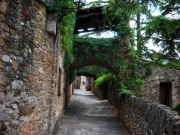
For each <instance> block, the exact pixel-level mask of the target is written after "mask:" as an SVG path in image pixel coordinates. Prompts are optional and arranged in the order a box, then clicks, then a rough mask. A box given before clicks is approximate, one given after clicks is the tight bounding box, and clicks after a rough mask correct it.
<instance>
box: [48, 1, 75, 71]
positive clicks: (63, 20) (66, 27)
mask: <svg viewBox="0 0 180 135" xmlns="http://www.w3.org/2000/svg"><path fill="white" fill-rule="evenodd" d="M47 6H48V8H49V10H50V11H55V14H56V20H57V21H59V28H60V30H61V31H60V32H61V35H62V44H63V49H64V50H65V59H64V68H65V69H66V71H68V69H69V66H70V64H71V63H72V50H73V39H74V26H75V21H76V14H75V13H76V10H73V11H72V12H70V13H68V12H67V10H66V9H68V8H75V5H74V3H73V1H72V0H55V1H54V2H48V3H47Z"/></svg>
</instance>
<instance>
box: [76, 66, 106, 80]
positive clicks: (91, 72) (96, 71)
mask: <svg viewBox="0 0 180 135" xmlns="http://www.w3.org/2000/svg"><path fill="white" fill-rule="evenodd" d="M106 73H109V70H107V69H106V68H104V67H100V66H96V65H93V66H87V67H84V68H81V69H78V70H77V73H76V75H77V76H80V75H83V76H90V77H92V78H94V79H96V78H98V77H100V76H101V75H103V74H106Z"/></svg>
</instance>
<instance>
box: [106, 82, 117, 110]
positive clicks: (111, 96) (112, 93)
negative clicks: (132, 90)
mask: <svg viewBox="0 0 180 135" xmlns="http://www.w3.org/2000/svg"><path fill="white" fill-rule="evenodd" d="M118 101H119V96H118V93H117V91H116V90H115V89H114V87H113V81H112V80H109V81H108V102H109V103H110V104H111V105H112V106H114V107H115V108H118Z"/></svg>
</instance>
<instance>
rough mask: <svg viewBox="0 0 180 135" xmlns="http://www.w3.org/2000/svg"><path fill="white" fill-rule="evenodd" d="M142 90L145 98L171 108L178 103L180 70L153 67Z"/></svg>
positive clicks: (179, 100)
mask: <svg viewBox="0 0 180 135" xmlns="http://www.w3.org/2000/svg"><path fill="white" fill-rule="evenodd" d="M144 90H145V98H147V99H149V100H152V101H153V102H156V103H160V104H164V105H167V106H169V107H171V108H173V107H174V106H176V105H177V104H179V103H180V70H178V69H161V68H157V67H156V68H155V67H154V68H153V70H152V74H151V75H150V76H149V77H148V78H147V79H146V80H145V87H144Z"/></svg>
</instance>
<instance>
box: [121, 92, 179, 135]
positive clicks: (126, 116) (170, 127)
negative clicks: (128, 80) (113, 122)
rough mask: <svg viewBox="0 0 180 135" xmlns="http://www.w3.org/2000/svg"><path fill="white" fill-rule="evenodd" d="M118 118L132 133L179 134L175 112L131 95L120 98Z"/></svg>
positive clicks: (152, 134) (153, 134)
mask: <svg viewBox="0 0 180 135" xmlns="http://www.w3.org/2000/svg"><path fill="white" fill-rule="evenodd" d="M119 118H120V120H121V121H122V122H123V123H124V125H125V126H126V127H127V129H128V130H129V131H130V132H131V133H132V134H134V135H180V117H179V116H178V115H177V113H176V112H173V111H171V109H170V108H169V107H167V106H165V105H160V104H157V103H153V102H151V101H149V100H144V99H141V98H138V97H135V96H132V95H126V96H124V97H121V98H120V101H119Z"/></svg>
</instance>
